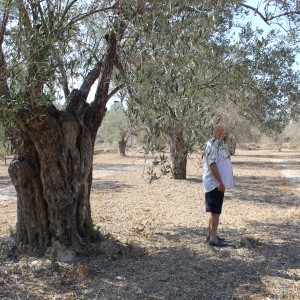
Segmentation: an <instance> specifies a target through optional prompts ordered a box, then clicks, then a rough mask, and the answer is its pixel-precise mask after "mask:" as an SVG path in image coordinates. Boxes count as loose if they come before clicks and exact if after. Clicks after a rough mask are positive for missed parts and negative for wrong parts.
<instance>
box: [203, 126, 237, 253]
mask: <svg viewBox="0 0 300 300" xmlns="http://www.w3.org/2000/svg"><path fill="white" fill-rule="evenodd" d="M224 138H225V130H224V128H223V126H222V125H221V124H217V125H216V126H215V129H214V137H213V138H212V139H211V140H209V141H208V142H207V144H206V148H205V151H204V167H203V186H204V192H205V204H206V212H209V213H210V215H209V219H208V236H207V240H208V244H209V245H210V246H215V247H226V246H227V245H228V244H227V243H226V242H225V239H224V238H220V237H218V235H217V231H218V225H219V218H220V214H221V212H222V205H223V199H224V192H225V189H232V188H233V173H232V166H231V161H230V155H229V151H228V148H227V146H226V144H225V141H224Z"/></svg>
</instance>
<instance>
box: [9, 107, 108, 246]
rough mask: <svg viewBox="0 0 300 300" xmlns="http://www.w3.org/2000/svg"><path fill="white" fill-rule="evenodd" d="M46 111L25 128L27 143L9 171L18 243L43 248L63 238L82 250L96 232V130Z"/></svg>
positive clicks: (68, 113) (70, 116)
mask: <svg viewBox="0 0 300 300" xmlns="http://www.w3.org/2000/svg"><path fill="white" fill-rule="evenodd" d="M44 112H45V113H44V116H43V117H41V118H40V119H39V120H35V121H30V122H28V123H27V124H26V125H23V126H22V132H21V131H20V134H19V136H20V139H21V140H22V143H21V144H20V147H18V149H17V151H18V155H17V156H16V157H15V159H14V160H13V161H12V163H11V164H10V167H9V174H10V177H11V179H12V181H13V184H14V185H15V188H16V191H17V196H18V200H17V201H18V207H17V210H18V223H17V234H16V238H17V243H18V244H20V243H22V244H24V245H26V244H30V245H31V246H33V247H38V248H39V249H40V250H43V249H46V248H47V247H48V246H49V245H50V243H51V242H53V240H58V241H60V242H61V243H62V244H64V245H67V246H72V247H73V248H75V249H80V248H82V246H83V245H84V244H85V243H86V242H88V241H89V240H90V239H91V235H92V233H93V224H92V218H91V212H90V201H89V199H90V192H91V184H92V162H93V148H94V147H93V146H94V141H95V132H93V130H92V129H89V128H88V127H86V126H85V125H84V124H83V123H82V122H80V121H79V120H78V118H77V117H76V116H75V115H74V114H73V113H72V112H71V111H58V110H56V108H54V107H48V108H46V109H45V111H44ZM104 113H105V109H103V110H102V114H103V116H104ZM103 116H99V120H100V119H102V118H103Z"/></svg>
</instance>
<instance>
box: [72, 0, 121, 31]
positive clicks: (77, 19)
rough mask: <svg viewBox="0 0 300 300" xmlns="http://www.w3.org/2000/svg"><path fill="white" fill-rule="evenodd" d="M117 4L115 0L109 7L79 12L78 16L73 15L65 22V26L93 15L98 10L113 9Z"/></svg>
mask: <svg viewBox="0 0 300 300" xmlns="http://www.w3.org/2000/svg"><path fill="white" fill-rule="evenodd" d="M117 4H118V2H116V3H115V4H114V5H112V6H110V7H105V8H99V9H96V10H92V11H90V12H86V13H84V14H79V15H78V16H76V17H74V18H72V19H71V21H70V22H69V23H68V24H67V26H71V25H73V24H75V23H76V22H78V21H80V20H83V19H85V18H87V17H89V16H91V15H94V14H96V13H98V12H102V11H108V10H112V9H115V8H117Z"/></svg>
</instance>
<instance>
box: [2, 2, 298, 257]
mask: <svg viewBox="0 0 300 300" xmlns="http://www.w3.org/2000/svg"><path fill="white" fill-rule="evenodd" d="M0 8H1V9H0V22H1V24H0V25H1V26H0V107H1V110H0V122H1V124H2V126H3V127H2V128H4V130H5V137H6V139H8V140H9V142H10V143H11V146H12V147H13V149H14V152H15V154H16V156H15V158H14V161H13V162H12V163H11V164H10V166H9V174H10V177H11V179H12V182H13V184H14V186H15V188H16V191H17V201H18V203H17V207H18V222H17V228H16V243H17V244H18V245H19V244H23V245H27V244H29V245H31V246H32V247H34V248H37V249H39V251H42V252H43V251H45V249H46V248H47V247H49V246H50V245H54V244H55V243H61V244H63V245H66V246H67V247H71V248H72V249H73V250H74V251H75V250H76V251H83V250H84V249H85V247H86V246H87V245H88V244H89V243H90V242H91V241H94V240H95V239H97V238H98V233H97V232H96V231H95V230H94V228H93V222H92V217H91V211H90V193H91V186H92V163H93V151H94V145H95V142H96V140H97V133H98V129H99V128H100V130H101V126H102V125H103V126H105V122H108V121H104V116H105V114H106V104H107V102H108V101H109V99H111V98H112V97H113V96H115V95H116V94H118V93H119V94H120V95H121V100H122V102H123V103H124V102H125V101H126V106H127V109H126V115H127V116H128V117H129V120H130V126H131V132H133V133H134V134H136V135H138V134H139V132H140V131H142V132H143V135H144V137H145V139H144V141H145V151H146V152H156V153H162V155H159V158H160V159H161V161H160V162H158V163H161V164H163V163H164V162H165V161H166V159H165V156H164V155H163V153H164V151H165V150H166V149H167V148H168V149H170V151H171V172H172V175H173V178H175V179H185V178H186V162H187V156H188V154H189V153H190V152H192V151H193V149H194V148H195V146H196V145H201V144H203V143H204V141H205V139H206V138H207V137H208V136H209V135H210V132H211V128H212V127H213V126H214V124H215V123H216V122H218V121H220V122H222V123H223V124H224V125H225V126H226V127H227V128H230V132H229V133H228V134H230V133H231V131H232V133H233V132H234V130H235V129H237V128H238V127H239V126H240V124H243V123H244V124H245V122H246V124H248V123H250V124H256V126H257V127H258V128H260V130H264V131H273V132H275V133H277V134H281V133H282V131H283V129H284V128H285V127H286V126H287V124H289V122H290V121H291V120H292V119H295V120H296V119H297V118H298V117H299V115H300V114H299V110H300V107H299V86H300V85H299V71H297V70H296V69H295V68H294V67H293V66H294V64H295V58H296V55H297V54H299V25H300V23H299V17H300V13H299V11H300V10H299V1H296V0H294V1H281V0H280V1H279V0H274V1H268V2H265V3H262V4H260V6H259V7H256V6H251V5H247V3H246V2H245V1H237V0H228V1H224V0H214V1H211V0H207V1H203V0H201V1H190V0H188V1H177V0H167V1H156V0H155V1H144V0H119V1H117V0H116V1H110V0H102V1H84V3H83V2H82V1H76V0H74V1H61V0H53V1H37V0H7V1H3V0H0ZM251 13H256V14H257V15H259V16H260V18H261V19H262V20H263V21H264V22H265V23H267V24H271V23H277V24H279V26H281V28H284V30H277V31H276V30H271V31H270V32H269V33H267V34H263V32H262V30H261V29H260V28H256V29H253V28H252V26H251V24H250V23H246V24H245V23H241V22H239V20H240V19H243V18H245V17H247V16H248V15H249V14H251ZM94 85H95V86H96V89H95V92H94V94H93V95H92V91H94V90H93V89H92V87H93V86H94ZM88 99H92V100H89V101H88ZM57 102H59V103H63V105H62V106H61V107H60V108H58V106H57V105H54V104H55V103H56V104H57ZM116 110H117V109H116ZM112 113H114V112H112ZM239 119H241V123H240V122H237V120H239ZM247 122H248V123H247ZM107 126H108V127H110V126H112V125H109V124H108V125H107ZM103 128H104V127H103ZM107 130H108V129H107ZM126 139H127V136H125V135H123V138H122V136H121V139H120V141H123V142H125V141H126ZM121 146H122V145H121ZM123 146H124V143H123Z"/></svg>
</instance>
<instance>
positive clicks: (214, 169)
mask: <svg viewBox="0 0 300 300" xmlns="http://www.w3.org/2000/svg"><path fill="white" fill-rule="evenodd" d="M209 169H210V171H211V172H212V174H213V175H214V177H215V178H216V180H217V181H218V189H219V191H220V192H225V186H224V184H223V181H222V178H221V176H220V174H219V170H218V167H217V164H216V163H212V164H210V165H209Z"/></svg>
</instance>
